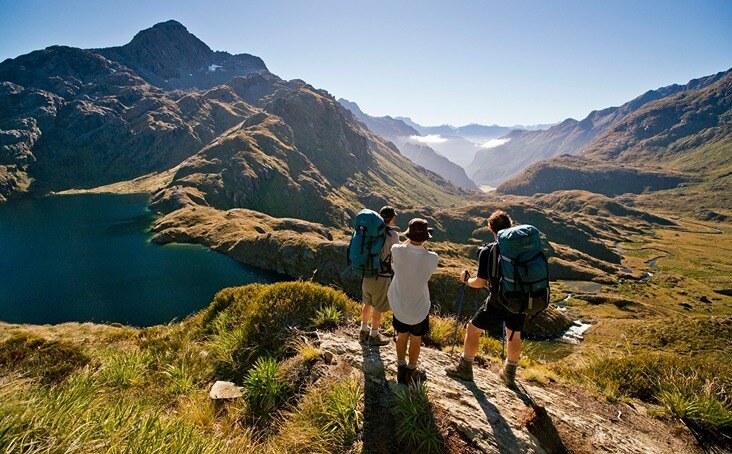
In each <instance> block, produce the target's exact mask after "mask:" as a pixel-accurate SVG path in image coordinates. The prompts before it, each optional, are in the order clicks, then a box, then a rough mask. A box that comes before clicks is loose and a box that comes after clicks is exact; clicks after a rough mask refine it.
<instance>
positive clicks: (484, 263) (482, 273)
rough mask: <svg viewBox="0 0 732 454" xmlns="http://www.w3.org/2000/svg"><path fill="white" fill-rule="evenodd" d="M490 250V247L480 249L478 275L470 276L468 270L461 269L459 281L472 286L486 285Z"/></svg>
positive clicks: (480, 286) (481, 286)
mask: <svg viewBox="0 0 732 454" xmlns="http://www.w3.org/2000/svg"><path fill="white" fill-rule="evenodd" d="M490 250H491V248H490V247H487V248H484V249H482V250H481V251H480V255H479V256H478V273H477V274H478V275H477V276H475V277H470V272H469V271H468V270H463V271H462V272H461V273H460V282H465V283H467V284H468V286H470V287H472V288H483V287H485V286H486V285H488V276H489V270H488V264H489V262H490V259H489V256H490Z"/></svg>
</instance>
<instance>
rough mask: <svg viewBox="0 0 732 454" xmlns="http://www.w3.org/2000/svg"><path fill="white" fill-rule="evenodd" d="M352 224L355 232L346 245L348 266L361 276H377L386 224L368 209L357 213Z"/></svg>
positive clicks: (379, 268)
mask: <svg viewBox="0 0 732 454" xmlns="http://www.w3.org/2000/svg"><path fill="white" fill-rule="evenodd" d="M354 223H355V230H354V232H353V236H352V237H351V242H350V244H349V245H348V252H347V254H348V264H349V265H350V266H351V269H353V271H355V272H357V273H360V274H361V276H378V274H379V272H380V270H381V249H382V248H383V247H384V242H385V241H386V224H385V223H384V220H383V219H382V218H381V216H379V213H377V212H375V211H372V210H368V209H363V210H361V211H359V213H358V214H357V215H356V219H355V222H354Z"/></svg>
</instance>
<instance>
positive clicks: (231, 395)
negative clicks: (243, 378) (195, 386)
mask: <svg viewBox="0 0 732 454" xmlns="http://www.w3.org/2000/svg"><path fill="white" fill-rule="evenodd" d="M208 395H209V397H211V399H214V400H218V399H238V398H240V397H242V396H243V395H244V388H242V387H241V386H236V385H235V384H234V383H232V382H230V381H217V382H216V383H214V384H213V386H212V387H211V391H209V393H208Z"/></svg>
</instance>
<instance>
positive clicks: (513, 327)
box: [445, 210, 526, 388]
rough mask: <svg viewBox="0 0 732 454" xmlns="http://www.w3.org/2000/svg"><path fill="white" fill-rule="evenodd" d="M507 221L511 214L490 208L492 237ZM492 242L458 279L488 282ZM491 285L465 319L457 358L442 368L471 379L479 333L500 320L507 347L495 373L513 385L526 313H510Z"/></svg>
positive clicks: (493, 265)
mask: <svg viewBox="0 0 732 454" xmlns="http://www.w3.org/2000/svg"><path fill="white" fill-rule="evenodd" d="M511 224H512V221H511V218H510V217H509V216H508V214H507V213H506V212H505V211H501V210H497V211H494V212H493V213H492V214H491V216H490V217H489V218H488V228H489V229H490V231H491V232H492V233H493V235H494V237H495V238H496V240H497V239H498V232H500V231H501V230H504V229H508V228H510V227H511ZM496 244H497V243H495V242H494V243H491V244H490V245H488V246H487V247H484V248H482V249H481V250H480V254H479V256H478V273H477V276H476V277H470V273H469V272H468V270H463V271H462V272H461V273H460V281H461V282H465V283H467V285H468V286H470V287H473V288H484V287H485V286H486V285H488V284H489V281H490V277H491V276H494V275H495V274H494V269H495V268H496V267H497V266H498V257H496V256H495V254H492V253H491V251H494V252H495V249H496V248H495V247H494V246H495V245H496ZM491 259H493V260H491ZM495 285H496V284H495V282H494V283H492V284H491V286H490V287H491V295H490V296H488V299H487V300H486V302H485V304H484V305H483V306H482V307H481V308H480V309H479V310H478V312H476V313H475V315H474V316H473V318H472V319H471V320H470V322H468V325H467V331H466V333H465V341H464V342H463V354H462V356H461V357H460V362H459V363H458V364H457V365H456V366H454V367H452V368H448V369H445V372H447V375H449V376H450V377H455V378H460V379H463V380H466V381H473V360H474V359H475V354H476V352H477V351H478V340H479V338H480V335H481V334H482V333H483V331H485V330H486V329H488V328H490V327H491V326H493V325H494V324H498V323H501V322H503V323H505V328H506V331H505V333H504V336H505V338H506V340H507V344H508V351H507V354H506V361H505V363H504V364H503V365H502V367H501V370H500V372H499V375H500V377H501V379H502V380H503V382H504V383H505V384H506V385H507V386H508V387H510V388H514V387H515V386H516V366H517V365H518V361H519V356H520V355H521V329H522V327H523V326H524V322H525V321H526V314H514V313H511V312H510V311H509V310H508V309H507V308H506V307H505V306H504V305H502V304H501V303H500V302H498V299H497V298H496V295H495V288H496V287H495Z"/></svg>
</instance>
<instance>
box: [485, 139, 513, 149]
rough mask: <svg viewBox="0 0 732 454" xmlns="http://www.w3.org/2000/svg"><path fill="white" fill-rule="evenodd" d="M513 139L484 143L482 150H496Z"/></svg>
mask: <svg viewBox="0 0 732 454" xmlns="http://www.w3.org/2000/svg"><path fill="white" fill-rule="evenodd" d="M509 140H511V139H491V140H489V141H488V142H485V143H483V145H481V146H480V148H495V147H498V146H501V145H503V144H504V143H507V142H508V141H509Z"/></svg>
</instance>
